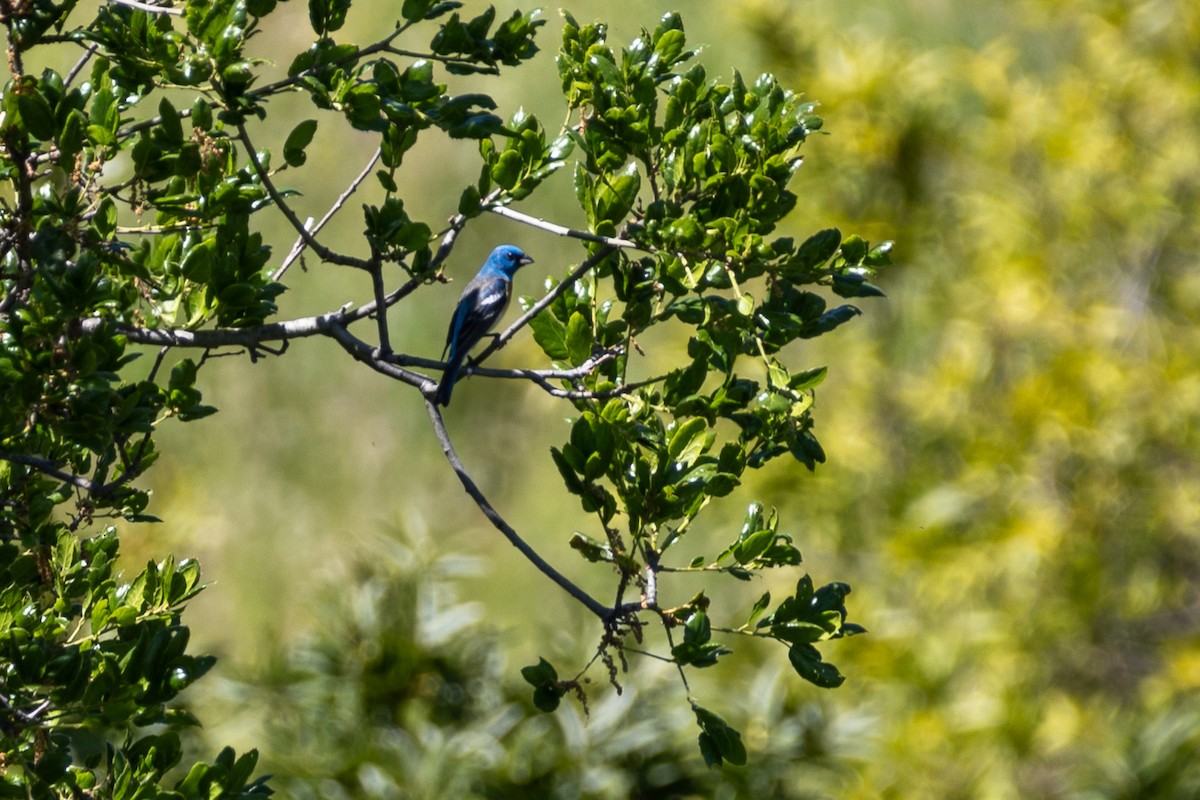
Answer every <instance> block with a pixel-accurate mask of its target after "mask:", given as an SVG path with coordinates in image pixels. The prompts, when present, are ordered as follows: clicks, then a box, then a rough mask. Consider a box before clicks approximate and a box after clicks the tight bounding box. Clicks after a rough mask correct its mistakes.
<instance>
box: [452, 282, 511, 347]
mask: <svg viewBox="0 0 1200 800" xmlns="http://www.w3.org/2000/svg"><path fill="white" fill-rule="evenodd" d="M511 296H512V283H511V282H510V281H507V280H504V279H503V278H499V277H496V278H486V279H483V280H479V281H478V282H476V281H474V280H473V281H471V284H470V285H468V286H467V290H466V291H465V292H463V296H462V298H461V299H460V300H459V301H458V308H456V309H455V311H454V325H452V326H451V328H450V333H449V335H448V336H447V340H446V343H447V345H450V344H451V340H453V341H454V343H455V345H456V347H455V349H456V350H457V351H458V352H459V353H463V354H465V353H466V352H467V351H468V350H470V349H471V348H472V347H474V346H475V343H476V342H478V341H479V340H480V339H482V338H483V335H484V334H485V333H487V332H488V331H489V330H491V329H492V326H493V325H495V324H496V321H497V320H498V319H500V317H501V315H502V314H504V309H505V308H507V307H508V301H509V298H510V297H511Z"/></svg>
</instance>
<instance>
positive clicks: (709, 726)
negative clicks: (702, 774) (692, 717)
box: [692, 703, 746, 767]
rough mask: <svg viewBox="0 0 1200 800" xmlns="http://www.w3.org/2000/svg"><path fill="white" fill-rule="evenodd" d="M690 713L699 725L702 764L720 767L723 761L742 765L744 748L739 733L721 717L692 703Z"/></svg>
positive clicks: (744, 757)
mask: <svg viewBox="0 0 1200 800" xmlns="http://www.w3.org/2000/svg"><path fill="white" fill-rule="evenodd" d="M692 711H693V712H694V713H695V714H696V722H697V723H698V724H699V725H700V731H701V733H700V736H699V742H700V753H701V755H703V756H704V763H705V764H706V765H708V766H710V767H716V766H720V765H721V763H722V762H724V761H728V762H729V763H730V764H734V765H737V766H742V765H744V764H745V763H746V746H745V745H744V744H742V735H741V733H739V732H738V731H736V730H735V729H733V728H731V727H730V726H729V724H728V723H726V722H725V720H723V719H721V717H719V716H717V715H716V714H714V713H713V712H711V711H709V710H708V709H706V708H702V707H700V706H698V705H696V704H695V703H692Z"/></svg>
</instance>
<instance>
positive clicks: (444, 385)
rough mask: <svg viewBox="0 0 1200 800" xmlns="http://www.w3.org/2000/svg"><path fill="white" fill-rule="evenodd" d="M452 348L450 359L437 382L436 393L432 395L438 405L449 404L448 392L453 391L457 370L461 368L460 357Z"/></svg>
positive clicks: (456, 379)
mask: <svg viewBox="0 0 1200 800" xmlns="http://www.w3.org/2000/svg"><path fill="white" fill-rule="evenodd" d="M454 349H455V348H451V351H452V352H451V353H450V360H449V361H447V362H446V370H445V371H444V372H443V373H442V381H441V383H439V384H438V389H437V395H435V396H434V402H435V403H437V404H438V405H440V406H448V405H450V393H451V392H452V391H454V384H455V382H456V381H458V371H459V369H461V368H462V358H461V357H460V356H459V355H458V353H455V352H453V350H454Z"/></svg>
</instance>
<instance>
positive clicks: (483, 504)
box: [425, 396, 612, 620]
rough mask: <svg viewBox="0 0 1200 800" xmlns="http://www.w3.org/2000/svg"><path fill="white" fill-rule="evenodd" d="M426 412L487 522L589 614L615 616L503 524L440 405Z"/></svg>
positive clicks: (428, 403) (428, 402)
mask: <svg viewBox="0 0 1200 800" xmlns="http://www.w3.org/2000/svg"><path fill="white" fill-rule="evenodd" d="M425 410H426V411H427V412H429V420H430V422H432V423H433V430H434V433H436V434H437V437H438V441H439V442H440V443H441V445H442V452H443V453H445V455H446V460H447V461H449V462H450V467H451V468H452V469H453V470H454V473H455V474H456V475H458V480H459V481H460V482H461V483H462V485H463V488H464V489H465V490H466V492H467V494H468V495H470V496H471V499H472V500H474V501H475V505H477V506H479V510H480V511H482V512H483V515H484V516H485V517H487V518H488V521H489V522H491V523H492V525H493V526H494V527H495V528H496V530H498V531H500V533H502V534H503V535H504V538H506V539H508V541H509V543H510V544H511V545H512V546H513V547H515V548H517V550H519V551H520V552H521V555H523V556H525V558H526V559H528V561H529V562H530V563H531V564H533V565H534V566H535V567H537V568H538V570H540V571H541V573H542V574H543V575H545V576H546V577H547V578H549V579H550V580H552V581H554V582H555V583H557V584H558V585H559V587H560V588H562V589H563V590H564V591H565V592H566V593H567V594H569V595H571V597H573V598H575V599H576V600H578V601H579V602H580V603H582V604H583V606H584V607H585V608H586V609H587V610H588V611H591V612H592V613H593V614H595V615H596V616H597V617H599V618H600V619H602V620H608V619H609V618H610V615H611V614H612V609H611V608H609V607H607V606H606V605H604V604H603V603H601V602H600V601H599V600H597V599H596V598H594V597H592V596H591V595H590V594H588V593H587V592H585V591H584V590H583V589H581V588H579V586H577V585H575V583H573V582H572V581H571V580H570V579H569V578H567V577H566V576H565V575H563V574H562V573H561V572H559V571H558V570H556V569H555V568H554V567H552V566H550V564H549V563H547V562H546V560H545V559H543V558H542V557H541V556H540V555H538V553H537V551H536V550H534V549H533V548H532V547H530V546H529V544H528V543H526V541H525V540H524V539H522V538H521V536H520V535H519V534H518V533H517V532H516V531H515V530H513V528H512V526H511V525H509V524H508V523H507V522H506V521H505V520H504V517H502V516H500V513H499V512H498V511H496V509H495V508H493V507H492V505H491V503H489V502H488V501H487V498H486V497H484V496H483V492H481V491H480V490H479V487H478V486H477V485H475V481H473V480H472V479H471V476H470V475H469V474H467V471H466V469H465V468H464V467H463V464H462V461H461V460H459V457H458V453H456V452H455V450H454V445H453V444H451V442H450V435H449V434H448V433H447V432H446V425H445V422H443V420H442V415H441V412H440V411H439V410H438V407H437V404H436V403H435V402H433V400H432V399H431V398H430V397H428V396H426V398H425Z"/></svg>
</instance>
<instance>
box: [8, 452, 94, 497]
mask: <svg viewBox="0 0 1200 800" xmlns="http://www.w3.org/2000/svg"><path fill="white" fill-rule="evenodd" d="M0 461H7V462H9V463H10V464H20V465H22V466H25V467H32V468H33V469H36V470H37V471H38V472H40V473H42V474H43V475H49V476H50V477H51V478H55V479H57V480H60V481H63V482H64V483H69V484H71V485H72V486H74V487H76V488H78V489H83V490H84V491H85V492H97V493H98V492H101V491H103V490H104V489H105V487H104V486H102V485H100V484H98V483H96V482H95V481H92V480H89V479H87V478H85V477H83V476H82V475H72V474H71V473H69V472H63V471H62V470H60V469H59V468H58V464H56V463H54V462H53V461H50V460H49V459H46V458H38V457H37V456H26V455H22V454H20V453H6V452H3V451H0Z"/></svg>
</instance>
